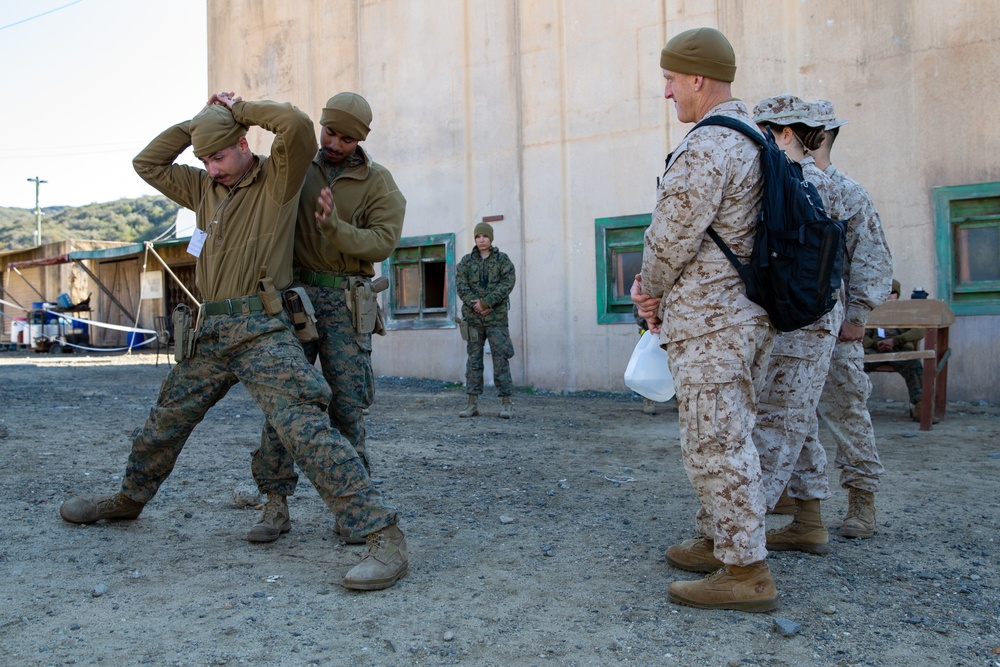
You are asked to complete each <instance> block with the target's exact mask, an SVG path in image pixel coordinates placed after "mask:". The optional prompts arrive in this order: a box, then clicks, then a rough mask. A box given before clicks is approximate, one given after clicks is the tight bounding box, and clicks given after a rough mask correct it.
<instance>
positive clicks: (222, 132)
mask: <svg viewBox="0 0 1000 667" xmlns="http://www.w3.org/2000/svg"><path fill="white" fill-rule="evenodd" d="M188 130H189V131H190V132H191V146H192V147H193V148H194V155H195V157H205V156H206V155H211V154H212V153H215V152H216V151H221V150H222V149H223V148H229V147H230V146H232V145H234V144H235V143H236V142H237V141H239V140H240V137H242V136H244V135H245V134H246V133H247V128H245V127H243V126H242V125H240V124H239V123H237V122H236V119H235V118H233V112H232V111H230V110H229V109H228V108H227V107H225V106H223V105H221V104H213V105H212V106H210V107H208V108H207V109H205V110H204V111H202V112H201V113H199V114H198V115H197V116H195V117H194V118H192V119H191V122H190V123H189V124H188Z"/></svg>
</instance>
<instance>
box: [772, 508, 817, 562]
mask: <svg viewBox="0 0 1000 667" xmlns="http://www.w3.org/2000/svg"><path fill="white" fill-rule="evenodd" d="M819 504H820V501H819V500H815V499H814V500H796V501H795V505H796V506H795V516H794V517H792V522H791V523H790V524H788V525H787V526H784V527H783V528H778V529H777V530H769V531H767V550H768V551H804V552H805V553H807V554H828V553H830V534H829V533H828V532H827V530H826V526H824V525H823V518H822V517H821V516H820V512H819Z"/></svg>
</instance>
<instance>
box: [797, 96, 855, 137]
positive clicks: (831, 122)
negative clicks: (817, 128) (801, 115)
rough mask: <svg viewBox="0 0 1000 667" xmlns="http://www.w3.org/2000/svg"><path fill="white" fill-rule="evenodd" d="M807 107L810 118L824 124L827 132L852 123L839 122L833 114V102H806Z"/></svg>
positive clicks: (846, 121) (847, 121)
mask: <svg viewBox="0 0 1000 667" xmlns="http://www.w3.org/2000/svg"><path fill="white" fill-rule="evenodd" d="M806 106H807V107H808V109H809V117H810V118H812V119H813V120H814V121H816V122H818V123H822V124H823V127H824V128H826V129H827V130H835V129H837V128H838V127H840V126H841V125H846V124H847V123H850V122H851V121H849V120H837V116H836V115H835V114H834V113H833V102H831V101H830V100H816V101H815V102H806Z"/></svg>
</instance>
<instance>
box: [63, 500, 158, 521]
mask: <svg viewBox="0 0 1000 667" xmlns="http://www.w3.org/2000/svg"><path fill="white" fill-rule="evenodd" d="M143 507H145V505H144V504H143V503H139V502H136V501H134V500H132V499H131V498H129V497H128V496H126V495H125V494H123V493H116V494H114V495H111V496H96V497H94V498H84V497H83V496H77V497H76V498H70V499H69V500H67V501H66V502H64V503H63V504H62V507H60V508H59V515H60V516H61V517H62V518H63V519H64V520H66V521H69V522H70V523H94V522H95V521H100V520H101V519H126V520H130V519H138V518H139V514H141V513H142V508H143Z"/></svg>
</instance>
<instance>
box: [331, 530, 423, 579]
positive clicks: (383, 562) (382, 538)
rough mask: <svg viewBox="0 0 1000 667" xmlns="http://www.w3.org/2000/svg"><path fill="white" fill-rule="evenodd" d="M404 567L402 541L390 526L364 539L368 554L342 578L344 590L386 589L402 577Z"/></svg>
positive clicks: (405, 568) (405, 556)
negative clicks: (366, 542) (366, 540)
mask: <svg viewBox="0 0 1000 667" xmlns="http://www.w3.org/2000/svg"><path fill="white" fill-rule="evenodd" d="M408 567H409V561H408V559H407V554H406V537H405V536H404V535H403V531H401V530H400V529H399V527H398V526H395V525H392V526H389V527H388V528H383V529H382V530H379V531H376V532H374V533H372V534H371V535H369V536H368V551H367V553H365V555H364V558H362V559H361V562H360V563H358V564H357V565H355V566H354V567H352V568H351V569H350V571H349V572H348V573H347V574H346V575H345V576H344V588H350V589H353V590H356V591H377V590H381V589H383V588H389V587H390V586H392V585H393V584H394V583H396V582H397V581H399V580H400V579H401V578H402V577H403V575H405V574H406V570H407V568H408Z"/></svg>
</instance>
